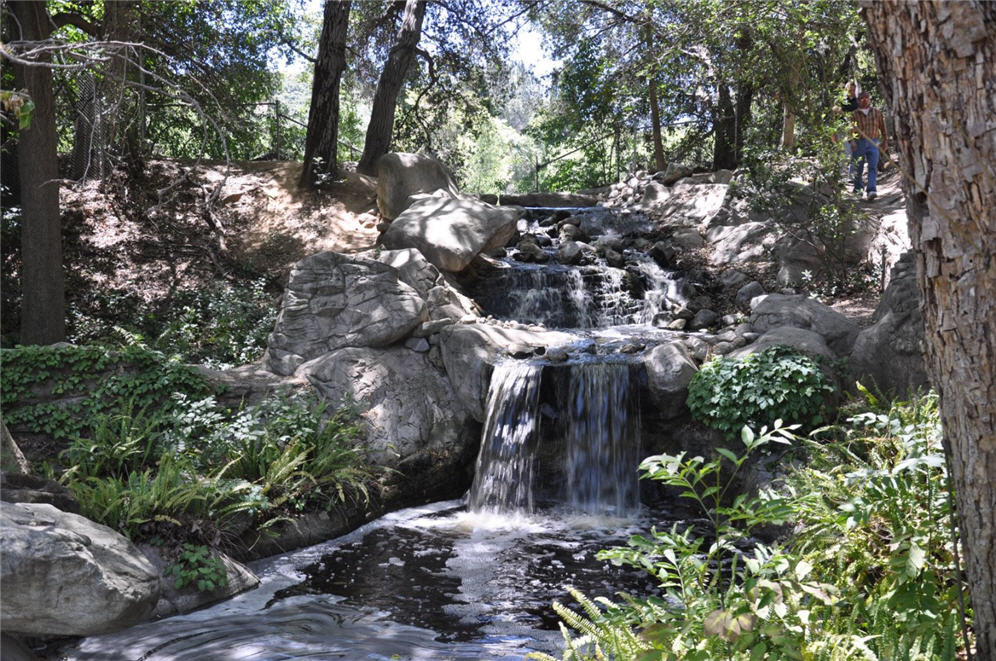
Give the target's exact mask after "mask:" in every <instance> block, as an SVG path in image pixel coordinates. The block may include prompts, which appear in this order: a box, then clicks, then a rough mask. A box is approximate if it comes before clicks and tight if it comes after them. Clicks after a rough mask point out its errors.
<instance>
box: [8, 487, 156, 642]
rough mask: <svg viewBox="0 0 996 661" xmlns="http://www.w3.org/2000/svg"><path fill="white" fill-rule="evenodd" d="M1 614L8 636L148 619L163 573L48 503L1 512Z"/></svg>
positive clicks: (73, 631) (83, 631) (104, 530)
mask: <svg viewBox="0 0 996 661" xmlns="http://www.w3.org/2000/svg"><path fill="white" fill-rule="evenodd" d="M0 580H2V582H3V593H2V595H0V617H2V619H3V627H4V630H5V631H9V632H16V633H21V634H25V635H32V636H89V635H93V634H98V633H105V632H108V631H115V630H117V629H122V628H124V627H127V626H130V625H132V624H135V623H137V622H140V621H141V620H144V619H145V618H147V617H148V616H149V615H150V614H151V613H152V610H153V608H154V607H155V605H156V601H157V600H158V599H159V574H158V572H156V569H155V567H153V566H152V564H151V563H150V562H149V561H148V560H147V559H146V558H145V556H144V555H142V553H141V551H139V550H138V548H137V547H136V546H135V545H134V544H132V543H131V542H129V541H128V540H127V539H125V538H124V537H123V536H122V535H120V534H118V533H117V532H115V531H113V530H111V529H110V528H108V527H107V526H103V525H101V524H99V523H95V522H93V521H90V520H89V519H86V518H84V517H82V516H79V515H78V514H70V513H68V512H63V511H61V510H59V509H56V508H55V507H53V506H52V505H47V504H13V503H11V504H4V506H3V508H2V509H0Z"/></svg>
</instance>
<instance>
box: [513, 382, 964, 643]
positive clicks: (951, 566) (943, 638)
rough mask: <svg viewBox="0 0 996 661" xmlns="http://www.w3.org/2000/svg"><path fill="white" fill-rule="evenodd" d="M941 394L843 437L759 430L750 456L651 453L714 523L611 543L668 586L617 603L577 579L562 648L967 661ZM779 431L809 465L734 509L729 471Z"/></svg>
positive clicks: (882, 413) (748, 440) (661, 472)
mask: <svg viewBox="0 0 996 661" xmlns="http://www.w3.org/2000/svg"><path fill="white" fill-rule="evenodd" d="M936 402H937V400H936V396H934V395H929V396H926V397H922V398H918V399H915V400H914V401H912V402H910V403H903V404H897V405H894V406H892V407H890V408H888V409H886V410H871V411H865V412H863V413H861V414H859V415H856V416H855V417H853V418H851V419H850V420H849V421H848V423H847V425H846V426H837V427H835V428H829V429H826V430H823V432H822V433H827V434H829V435H830V439H829V440H826V439H823V440H814V439H812V438H811V439H801V438H798V437H794V436H792V435H791V434H789V433H787V432H786V430H784V429H780V428H778V427H776V428H775V429H773V430H772V431H770V432H769V431H767V430H763V429H762V431H761V434H760V435H759V436H757V437H755V436H754V435H753V434H752V433H750V432H749V430H748V429H745V430H744V431H743V436H742V440H743V441H744V443H745V446H746V453H745V454H743V455H739V456H738V455H736V454H734V453H732V452H730V451H729V450H725V449H722V450H717V452H718V454H719V455H720V456H721V458H717V459H713V460H711V461H706V460H705V459H703V458H702V457H693V458H686V457H685V456H684V455H673V456H672V455H660V456H657V457H650V458H648V459H646V460H645V461H644V462H643V464H642V466H641V469H642V470H643V471H644V477H647V478H650V479H653V480H656V481H660V482H663V483H664V484H667V485H670V486H674V487H679V488H681V489H682V494H681V495H682V497H684V498H690V499H692V500H694V501H695V502H696V503H698V505H699V507H700V508H701V509H702V511H703V513H704V514H705V517H706V519H705V520H706V521H707V524H706V525H705V526H702V525H686V526H684V527H682V526H678V525H675V526H672V527H671V528H670V529H667V530H656V529H654V530H652V531H651V533H650V535H649V536H645V535H636V536H634V537H633V538H631V539H630V541H629V544H628V546H626V547H624V548H617V549H611V550H608V551H603V552H602V553H600V554H599V557H600V558H602V559H610V560H612V561H613V562H617V563H623V564H627V565H630V566H634V567H639V568H642V569H644V570H646V571H647V572H649V573H650V574H651V575H653V576H654V577H655V578H657V579H658V581H659V583H660V585H661V587H662V589H663V591H664V595H663V596H662V597H656V596H652V597H646V598H638V597H633V596H630V595H625V594H624V595H621V600H620V601H619V602H614V601H610V600H608V599H604V598H599V599H594V600H592V599H589V598H588V597H585V596H584V595H582V594H580V593H578V592H576V591H573V590H571V591H570V592H571V594H572V596H573V597H574V598H575V600H576V601H577V602H578V603H579V604H580V605H581V611H580V612H578V611H576V610H572V609H570V608H567V607H566V606H564V605H561V604H555V605H554V609H555V610H556V612H557V613H558V614H559V615H560V616H561V619H562V620H563V622H564V624H562V625H561V630H562V632H563V635H564V640H565V650H564V653H563V657H562V658H563V659H564V660H565V661H568V660H571V661H586V660H588V659H613V658H614V659H636V660H638V661H650V660H654V661H659V660H668V661H670V660H675V661H677V660H678V659H683V660H685V659H701V660H711V659H730V660H736V661H741V660H742V661H747V660H748V659H749V660H753V659H812V660H814V661H822V660H826V661H834V660H837V659H869V660H872V659H918V660H926V661H946V660H947V659H955V658H962V657H963V656H964V650H965V649H966V648H968V647H971V645H972V641H971V635H970V634H969V633H968V629H967V626H966V622H967V621H968V618H969V617H970V613H968V612H965V610H964V609H963V608H962V607H961V604H962V603H963V601H964V600H965V599H966V598H967V591H966V585H965V583H964V577H963V572H962V571H961V570H960V568H959V567H958V565H957V555H956V546H957V541H956V538H955V537H954V528H953V526H951V525H950V515H951V492H950V484H949V481H948V475H947V472H946V469H945V462H944V458H943V453H942V449H941V444H940V422H939V416H938V411H937V406H936ZM771 441H791V443H792V445H793V446H794V451H796V452H803V451H804V452H806V453H807V454H808V455H809V459H810V462H809V465H808V466H804V467H801V468H795V469H789V470H788V471H787V475H786V477H785V480H784V482H783V484H782V485H781V486H780V488H779V490H778V491H777V492H776V491H772V490H762V491H761V492H760V493H758V494H757V495H754V496H749V495H739V496H737V497H736V498H734V499H733V500H732V502H730V503H729V504H725V503H726V502H727V501H728V500H729V499H728V497H726V496H727V494H726V493H725V491H726V490H727V489H728V488H729V485H730V484H731V481H732V480H733V479H734V477H732V476H731V477H729V478H726V477H724V476H727V475H730V473H731V472H732V473H733V474H735V473H736V472H737V471H738V470H740V469H741V468H742V467H743V465H744V463H745V461H746V460H747V458H748V456H749V455H751V454H752V453H754V452H756V451H757V450H759V449H760V448H762V447H763V446H764V445H765V444H767V443H768V442H771ZM725 462H729V463H731V464H732V465H733V470H732V471H730V470H729V467H728V466H725V465H723V464H724V463H725ZM784 522H794V523H795V525H794V526H793V529H794V530H795V531H797V532H795V533H794V534H793V535H791V536H789V537H787V538H786V539H783V540H781V541H779V542H776V543H774V544H772V545H770V546H768V545H764V544H761V543H759V542H757V541H756V540H754V539H752V538H750V537H749V533H750V531H751V529H752V528H754V527H756V526H758V525H763V524H781V523H784ZM568 627H569V628H568ZM571 629H573V632H572V631H571ZM960 631H961V632H964V633H963V635H962V636H959V632H960ZM527 658H533V659H543V660H545V661H551V659H552V658H553V657H550V656H547V655H544V654H531V655H529V656H528V657H527Z"/></svg>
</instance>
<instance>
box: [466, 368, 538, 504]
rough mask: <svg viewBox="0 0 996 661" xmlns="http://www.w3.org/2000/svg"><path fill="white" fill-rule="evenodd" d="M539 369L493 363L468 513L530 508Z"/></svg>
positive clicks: (531, 501)
mask: <svg viewBox="0 0 996 661" xmlns="http://www.w3.org/2000/svg"><path fill="white" fill-rule="evenodd" d="M541 373H542V368H541V367H540V366H538V365H531V364H529V363H526V362H523V361H515V360H511V361H505V362H503V363H499V364H498V365H495V369H494V373H493V374H492V375H491V387H490V389H489V390H488V403H487V417H486V419H485V422H484V433H483V435H482V437H481V451H480V454H479V455H478V457H477V470H476V473H475V474H474V483H473V485H472V486H471V488H470V503H469V505H470V509H472V510H474V511H492V512H509V511H523V510H524V511H527V512H531V511H532V510H533V491H532V484H533V463H534V455H535V453H534V450H535V445H536V442H537V438H536V432H537V422H538V408H539V386H540V375H541Z"/></svg>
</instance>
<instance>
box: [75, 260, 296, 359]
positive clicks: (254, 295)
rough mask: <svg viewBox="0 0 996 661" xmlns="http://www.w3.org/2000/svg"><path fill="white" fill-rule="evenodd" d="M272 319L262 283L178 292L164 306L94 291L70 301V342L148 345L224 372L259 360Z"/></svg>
mask: <svg viewBox="0 0 996 661" xmlns="http://www.w3.org/2000/svg"><path fill="white" fill-rule="evenodd" d="M276 317H277V309H276V306H275V305H274V300H273V296H271V295H270V294H269V292H267V289H266V281H265V280H264V279H263V278H258V279H256V280H254V281H252V282H250V283H249V284H248V285H236V284H215V285H212V286H210V287H205V288H201V289H180V290H177V291H175V292H172V294H171V296H170V301H169V305H168V306H167V305H163V304H161V303H159V304H156V305H153V304H150V303H143V302H142V301H135V300H127V299H126V298H125V297H124V296H123V295H121V294H119V293H115V292H111V293H102V292H97V293H94V294H92V295H91V296H90V298H89V299H87V300H82V301H74V302H72V304H71V306H70V324H69V331H70V332H69V337H70V339H71V340H72V341H73V342H75V343H77V344H102V345H108V346H115V347H116V346H119V345H120V344H121V343H122V342H124V343H126V344H131V345H139V346H148V347H150V348H151V349H154V350H156V351H161V352H163V353H164V354H167V355H170V356H177V357H178V358H179V359H180V360H182V361H184V362H188V363H200V364H204V365H207V366H209V367H216V368H225V367H231V366H233V365H245V364H247V363H251V362H253V361H254V360H256V359H258V358H259V357H260V356H261V355H262V353H263V350H264V349H265V348H266V338H267V336H268V335H269V333H270V331H272V330H273V324H274V322H275V321H276Z"/></svg>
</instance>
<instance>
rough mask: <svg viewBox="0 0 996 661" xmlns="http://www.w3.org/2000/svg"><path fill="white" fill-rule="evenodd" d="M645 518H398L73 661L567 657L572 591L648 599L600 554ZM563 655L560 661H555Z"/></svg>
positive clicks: (262, 565)
mask: <svg viewBox="0 0 996 661" xmlns="http://www.w3.org/2000/svg"><path fill="white" fill-rule="evenodd" d="M649 525H650V523H649V521H648V520H646V519H641V520H637V519H625V520H623V519H608V518H595V517H577V516H570V515H566V514H563V513H556V512H554V513H550V512H547V513H545V514H538V515H535V516H530V517H522V516H497V515H486V514H471V513H468V512H467V511H466V509H465V508H464V507H463V506H462V505H461V503H459V502H457V501H448V502H443V503H436V504H434V505H430V506H426V507H422V508H412V509H408V510H403V511H400V512H396V513H394V514H390V515H388V516H386V517H383V518H381V519H379V520H377V521H375V522H373V523H370V524H368V525H366V526H364V527H363V528H360V529H359V530H356V531H354V532H353V533H350V534H349V535H346V536H345V537H341V538H339V539H336V540H332V541H330V542H326V543H324V544H319V545H317V546H313V547H310V548H307V549H302V550H300V551H295V552H293V553H288V554H285V555H280V556H275V557H273V558H268V559H266V560H262V561H259V562H257V563H254V564H253V565H252V568H253V570H254V571H256V573H257V574H258V575H259V576H260V578H261V581H262V582H261V585H260V587H259V588H257V589H256V590H253V591H252V592H249V593H246V594H243V595H240V596H238V597H236V598H234V599H231V600H229V601H226V602H223V603H221V604H218V605H216V606H213V607H211V608H208V609H205V610H201V611H198V612H196V613H191V614H189V615H185V616H178V617H173V618H168V619H165V620H160V621H158V622H152V623H148V624H143V625H139V626H136V627H132V628H131V629H128V630H125V631H122V632H118V633H115V634H110V635H106V636H95V637H91V638H87V639H85V640H83V641H82V642H81V643H80V644H79V645H78V646H77V647H76V648H75V649H73V650H70V651H68V652H67V653H66V654H67V657H68V658H69V659H81V660H82V659H87V660H96V659H129V660H139V659H141V660H148V661H152V660H164V659H197V660H218V661H222V660H225V661H230V660H231V661H233V660H236V659H251V660H254V661H256V660H263V659H521V658H522V657H523V656H524V655H525V654H527V653H528V652H530V651H533V650H543V651H556V650H557V649H559V643H560V633H559V630H558V628H557V622H556V616H555V615H554V614H553V611H552V610H551V608H550V604H551V602H552V601H553V600H555V599H557V600H561V601H564V602H570V598H569V596H568V595H567V594H566V592H565V591H564V586H565V585H573V586H575V587H578V588H579V589H581V590H582V591H583V592H585V593H586V594H589V595H591V596H600V595H604V596H612V595H614V593H616V592H618V591H620V590H626V591H631V592H634V593H636V594H647V593H648V592H650V591H651V590H652V589H653V586H652V584H650V583H649V581H648V579H647V577H646V575H644V574H642V573H641V572H635V571H629V570H624V569H622V568H619V567H614V566H612V565H610V564H609V563H605V562H602V561H599V560H598V559H597V558H595V553H596V552H597V551H598V550H599V549H602V548H605V547H607V546H612V545H615V544H622V543H624V541H625V539H626V538H627V537H628V536H629V535H630V534H633V533H634V532H637V531H641V530H646V528H648V527H649ZM558 656H559V654H558Z"/></svg>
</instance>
